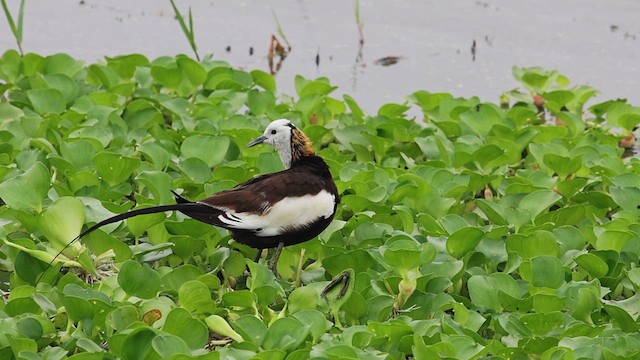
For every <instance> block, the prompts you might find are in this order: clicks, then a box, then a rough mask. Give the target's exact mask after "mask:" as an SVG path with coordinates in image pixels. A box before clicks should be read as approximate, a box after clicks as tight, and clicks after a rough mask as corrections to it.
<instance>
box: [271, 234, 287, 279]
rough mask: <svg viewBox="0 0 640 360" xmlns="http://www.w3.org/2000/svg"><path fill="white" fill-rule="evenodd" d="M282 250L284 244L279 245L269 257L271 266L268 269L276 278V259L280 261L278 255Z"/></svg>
mask: <svg viewBox="0 0 640 360" xmlns="http://www.w3.org/2000/svg"><path fill="white" fill-rule="evenodd" d="M282 248H284V243H282V242H281V243H279V244H278V247H277V248H276V252H275V253H274V254H273V256H272V257H271V266H269V268H270V269H271V271H273V274H274V275H275V276H276V277H277V276H278V259H280V254H281V253H282Z"/></svg>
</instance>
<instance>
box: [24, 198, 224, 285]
mask: <svg viewBox="0 0 640 360" xmlns="http://www.w3.org/2000/svg"><path fill="white" fill-rule="evenodd" d="M174 194H175V193H174ZM175 195H176V200H177V201H178V204H171V205H160V206H152V207H148V208H144V209H137V210H131V211H128V212H126V213H124V214H119V215H116V216H112V217H110V218H108V219H105V220H102V221H100V222H99V223H97V224H95V225H93V226H91V227H90V228H88V229H87V230H85V231H83V232H82V233H81V234H80V235H78V236H77V237H76V238H75V239H73V240H71V241H70V242H69V243H68V244H67V245H65V246H64V248H62V250H60V251H59V252H58V253H57V254H56V256H55V257H54V258H53V260H51V262H49V264H47V267H46V270H48V269H49V268H50V267H51V265H53V263H54V262H55V261H56V259H57V258H58V256H60V254H62V252H63V251H65V250H66V249H67V248H68V247H69V246H71V245H72V244H73V243H75V242H76V241H78V240H80V239H82V238H83V237H84V236H86V235H88V234H90V233H92V232H94V231H95V230H97V229H99V228H101V227H103V226H105V225H109V224H113V223H115V222H118V221H122V220H126V219H128V218H132V217H134V216H139V215H148V214H156V213H161V212H165V211H180V212H182V213H185V214H189V213H191V212H194V211H195V212H207V211H209V212H211V211H212V210H214V209H213V208H211V207H210V206H207V205H204V204H200V203H195V202H190V201H188V200H186V199H185V198H183V197H181V196H180V195H178V194H175ZM214 211H215V210H214ZM46 270H45V272H46ZM43 275H44V272H43V273H42V274H41V275H40V276H39V277H38V279H37V280H36V285H38V283H39V282H40V278H41V277H42V276H43Z"/></svg>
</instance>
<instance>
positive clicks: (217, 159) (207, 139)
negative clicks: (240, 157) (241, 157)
mask: <svg viewBox="0 0 640 360" xmlns="http://www.w3.org/2000/svg"><path fill="white" fill-rule="evenodd" d="M230 144H231V141H230V140H229V138H228V137H224V136H216V137H214V136H208V135H193V136H190V137H188V138H186V139H185V140H184V142H183V143H182V146H180V152H182V155H183V156H184V157H186V158H196V159H200V160H202V161H203V162H204V163H205V164H207V166H208V167H213V166H215V165H218V164H220V163H221V162H222V160H223V159H224V158H225V156H226V154H227V150H228V149H229V145H230Z"/></svg>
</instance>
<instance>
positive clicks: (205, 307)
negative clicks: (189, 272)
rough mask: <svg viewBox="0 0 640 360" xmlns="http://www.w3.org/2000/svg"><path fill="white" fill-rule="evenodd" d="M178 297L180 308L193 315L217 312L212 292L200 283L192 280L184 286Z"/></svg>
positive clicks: (181, 287)
mask: <svg viewBox="0 0 640 360" xmlns="http://www.w3.org/2000/svg"><path fill="white" fill-rule="evenodd" d="M178 297H179V299H180V306H182V307H183V308H185V309H187V310H188V311H189V312H190V313H192V314H211V313H213V312H214V311H215V310H216V304H215V302H214V301H213V300H212V299H211V291H210V290H209V288H207V286H206V285H205V284H203V283H202V282H200V281H197V280H190V281H187V282H185V283H184V284H182V286H180V290H179V291H178Z"/></svg>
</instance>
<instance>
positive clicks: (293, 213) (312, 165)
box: [63, 119, 340, 274]
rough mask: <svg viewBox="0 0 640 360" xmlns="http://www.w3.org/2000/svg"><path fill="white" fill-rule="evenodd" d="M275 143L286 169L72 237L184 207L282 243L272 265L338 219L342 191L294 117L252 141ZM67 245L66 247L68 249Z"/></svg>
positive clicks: (236, 235) (248, 236)
mask: <svg viewBox="0 0 640 360" xmlns="http://www.w3.org/2000/svg"><path fill="white" fill-rule="evenodd" d="M259 144H268V145H271V146H273V147H274V148H275V149H276V151H277V152H278V154H279V155H280V159H281V160H282V163H283V164H284V167H285V169H284V170H282V171H278V172H274V173H268V174H262V175H258V176H256V177H254V178H252V179H250V180H248V181H246V182H244V183H242V184H239V185H238V186H236V187H235V188H233V189H230V190H225V191H221V192H218V193H216V194H213V195H212V196H210V197H207V198H205V199H203V200H199V201H190V200H188V199H186V198H184V197H183V196H181V195H179V194H178V193H176V192H173V191H172V192H173V194H174V196H175V200H176V203H175V204H169V205H160V206H153V207H148V208H143V209H136V210H132V211H129V212H126V213H123V214H119V215H116V216H113V217H110V218H108V219H106V220H103V221H101V222H98V223H97V224H95V225H93V226H91V227H89V228H88V229H87V230H85V231H84V232H82V233H81V234H80V235H78V236H77V237H76V238H75V239H74V240H73V241H72V242H70V243H69V244H68V245H67V246H69V245H71V243H73V242H75V241H78V240H79V239H81V238H82V237H84V236H86V235H87V234H89V233H91V232H93V231H95V230H97V229H98V228H100V227H102V226H105V225H108V224H112V223H115V222H118V221H122V220H125V219H128V218H131V217H134V216H139V215H146V214H154V213H160V212H166V211H178V212H181V213H183V214H185V215H187V216H189V217H191V218H193V219H196V220H199V221H202V222H204V223H207V224H210V225H214V226H217V227H221V228H224V229H227V230H229V231H230V232H231V236H232V237H233V239H235V240H236V241H237V242H239V243H241V244H244V245H248V246H250V247H252V248H256V249H258V250H259V251H258V255H257V257H256V262H257V261H259V259H260V256H261V253H262V250H263V249H268V248H274V247H275V248H276V251H275V253H274V254H273V256H272V258H271V263H270V269H271V270H272V271H273V272H274V273H275V274H277V263H278V259H279V257H280V253H281V252H282V249H283V247H284V246H288V245H294V244H299V243H302V242H306V241H309V240H311V239H313V238H315V237H316V236H318V235H319V234H320V233H321V232H322V231H323V230H324V229H326V228H327V226H329V224H330V223H331V221H332V220H333V218H334V216H335V214H336V210H337V208H338V204H339V202H340V195H339V192H338V189H337V186H336V183H335V181H334V180H333V177H332V176H331V172H330V170H329V166H328V165H327V163H326V162H325V161H324V160H323V159H322V158H321V157H320V156H318V155H316V153H315V151H314V148H313V145H312V142H311V140H310V139H309V137H308V136H307V135H305V134H304V132H302V131H301V130H300V129H299V128H298V127H296V126H295V125H294V124H293V123H292V122H291V121H290V120H288V119H278V120H274V121H272V122H271V123H270V124H269V125H268V126H267V128H266V129H265V131H264V133H263V135H262V136H260V137H258V138H257V139H255V140H253V141H251V142H250V143H249V144H247V147H253V146H256V145H259ZM63 250H64V249H63Z"/></svg>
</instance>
